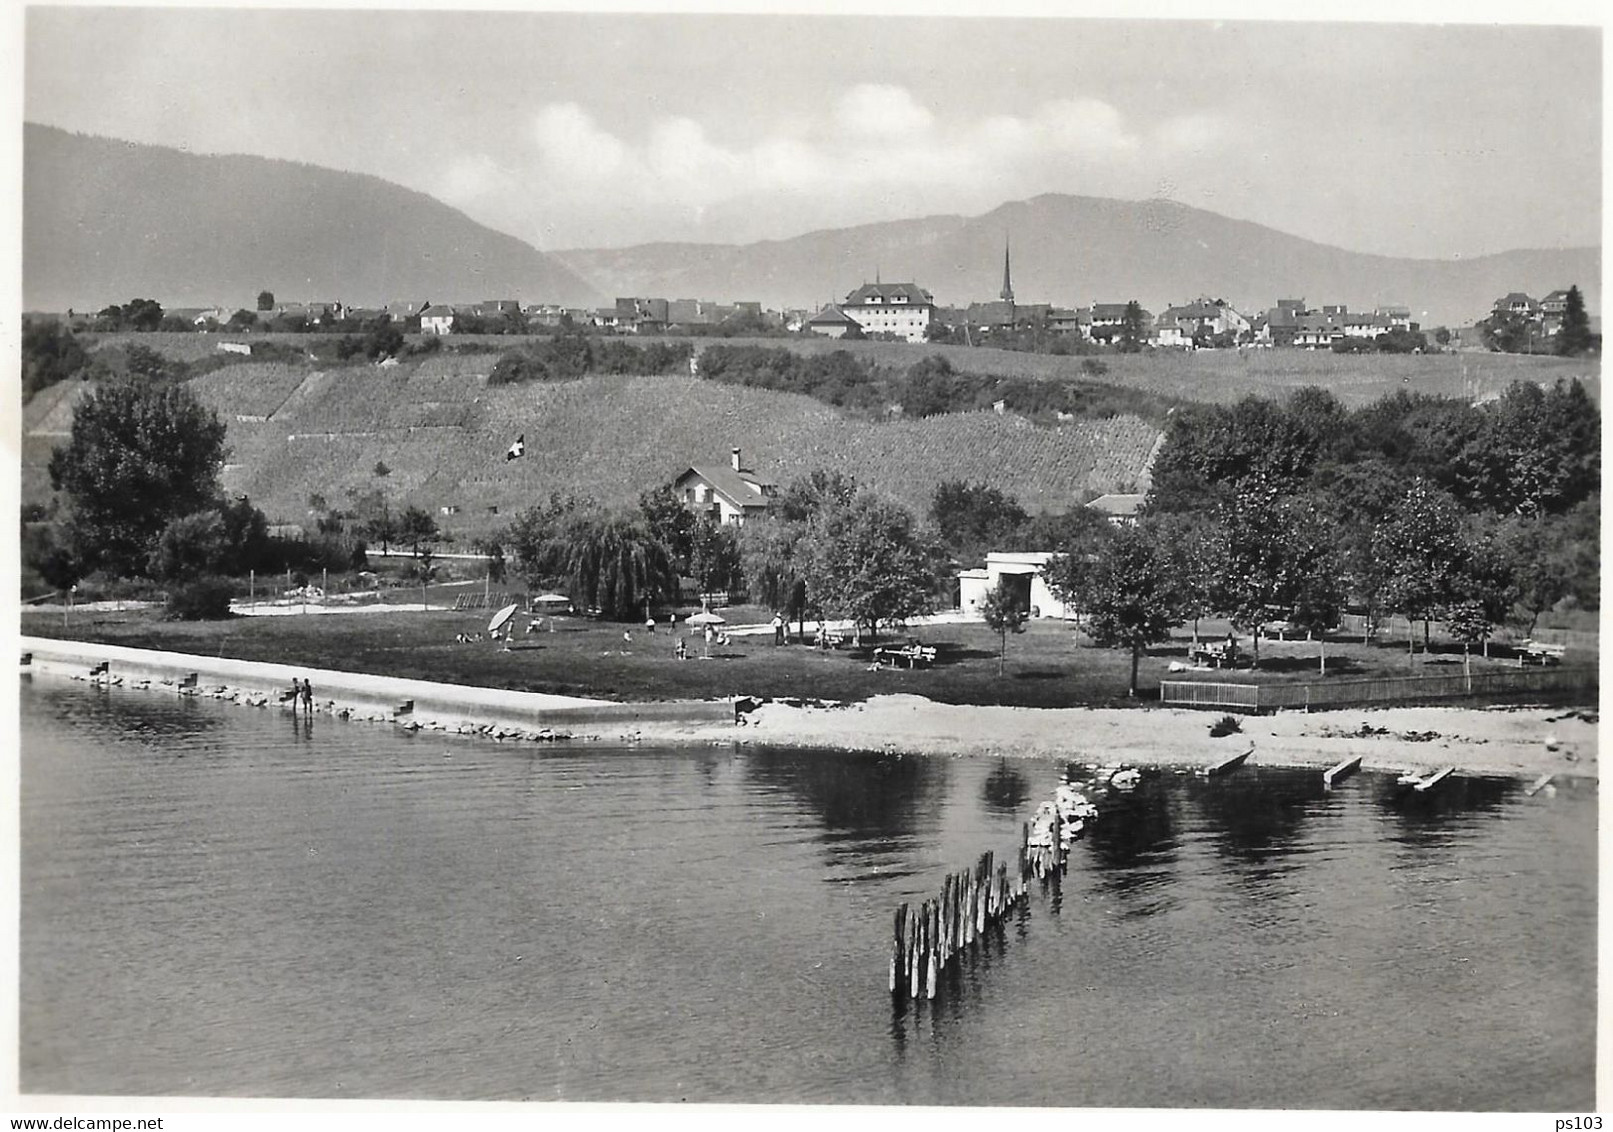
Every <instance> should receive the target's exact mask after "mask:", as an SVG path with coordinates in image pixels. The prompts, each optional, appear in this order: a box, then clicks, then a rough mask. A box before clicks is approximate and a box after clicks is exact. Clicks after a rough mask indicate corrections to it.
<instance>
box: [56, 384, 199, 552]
mask: <svg viewBox="0 0 1613 1132" xmlns="http://www.w3.org/2000/svg"><path fill="white" fill-rule="evenodd" d="M223 465H224V425H223V423H222V422H221V421H220V420H219V419H218V417H217V416H216V415H215V414H214V413H213V411H212V410H211V409H208V408H205V407H204V406H203V405H202V404H201V403H200V402H199V401H197V400H196V398H195V396H194V395H193V394H192V393H191V391H190V389H189V388H188V387H187V386H185V385H179V384H158V383H154V382H151V381H146V380H142V379H138V378H124V379H116V380H112V381H108V382H106V383H104V384H102V385H100V386H98V387H97V388H95V389H93V390H92V391H91V392H90V393H89V394H87V395H86V396H85V397H84V399H83V400H82V401H80V402H79V405H78V408H77V409H76V410H75V411H74V414H73V426H72V431H71V433H70V435H69V437H68V442H67V444H66V446H65V447H62V448H58V449H56V451H55V452H53V453H52V454H51V458H50V480H51V485H52V486H53V487H55V488H56V490H58V491H61V492H63V493H64V494H65V495H66V496H67V498H68V501H69V503H70V506H71V516H70V518H69V520H68V530H69V533H70V536H71V539H72V543H73V549H74V552H75V553H76V554H77V556H78V558H79V561H80V562H81V563H83V564H84V567H85V569H86V571H88V570H93V569H104V570H108V571H110V572H112V573H115V574H120V575H129V574H135V573H138V572H139V571H141V570H142V569H144V568H145V566H146V564H147V559H148V557H149V555H150V553H151V550H152V548H153V546H154V545H155V543H156V540H157V538H158V536H159V535H160V534H161V533H162V531H163V528H164V527H166V526H167V525H168V522H169V521H170V520H171V519H174V518H177V517H179V516H181V515H188V514H192V513H194V512H196V511H200V510H203V509H204V508H205V507H206V506H207V505H208V503H210V502H211V501H212V500H213V499H214V498H215V497H216V495H217V493H218V474H219V471H220V470H221V469H222V468H223Z"/></svg>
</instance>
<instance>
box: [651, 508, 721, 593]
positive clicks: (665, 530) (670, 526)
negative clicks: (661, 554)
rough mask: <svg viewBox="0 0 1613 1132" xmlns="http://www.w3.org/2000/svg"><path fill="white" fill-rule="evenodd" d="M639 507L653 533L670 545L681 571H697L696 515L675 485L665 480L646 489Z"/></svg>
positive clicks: (690, 572) (668, 547) (678, 568)
mask: <svg viewBox="0 0 1613 1132" xmlns="http://www.w3.org/2000/svg"><path fill="white" fill-rule="evenodd" d="M638 508H639V511H640V513H642V514H643V516H644V521H645V522H646V523H648V524H649V527H650V531H651V533H652V534H654V535H655V537H656V538H658V539H660V540H661V542H662V543H663V544H664V545H665V546H666V549H667V553H668V554H670V555H671V556H672V564H673V566H674V567H675V568H676V569H677V571H678V572H679V573H680V574H692V573H694V571H693V570H692V569H691V567H690V557H691V555H692V554H693V552H694V532H695V516H694V514H693V512H691V511H690V510H689V509H688V508H687V507H685V506H684V505H683V500H682V499H680V498H678V493H677V492H676V491H675V490H673V488H672V485H671V484H662V485H661V486H660V487H657V488H653V489H652V490H650V491H646V492H644V493H643V494H642V495H640V496H639V497H638ZM701 588H702V589H704V588H707V587H701Z"/></svg>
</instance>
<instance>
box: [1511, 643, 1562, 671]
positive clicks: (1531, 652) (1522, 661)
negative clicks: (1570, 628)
mask: <svg viewBox="0 0 1613 1132" xmlns="http://www.w3.org/2000/svg"><path fill="white" fill-rule="evenodd" d="M1567 651H1568V646H1567V645H1548V644H1546V643H1544V642H1543V641H1525V642H1523V651H1522V652H1520V653H1519V654H1518V665H1519V667H1522V666H1524V665H1526V664H1538V665H1540V666H1542V667H1544V666H1546V665H1548V664H1561V663H1562V660H1563V654H1564V653H1566V652H1567Z"/></svg>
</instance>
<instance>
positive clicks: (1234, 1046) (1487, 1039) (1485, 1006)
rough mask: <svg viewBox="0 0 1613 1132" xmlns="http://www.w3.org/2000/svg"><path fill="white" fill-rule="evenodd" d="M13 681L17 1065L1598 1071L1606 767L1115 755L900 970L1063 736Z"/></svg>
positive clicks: (1482, 1091)
mask: <svg viewBox="0 0 1613 1132" xmlns="http://www.w3.org/2000/svg"><path fill="white" fill-rule="evenodd" d="M21 703H22V713H23V732H24V750H23V758H22V779H21V785H22V806H21V814H22V831H21V834H22V835H21V847H22V857H21V895H22V917H21V948H20V973H21V981H20V990H21V1002H20V1016H19V1017H20V1023H19V1024H20V1036H21V1057H20V1072H21V1080H22V1084H23V1087H24V1088H25V1089H27V1090H29V1091H34V1092H43V1091H49V1092H63V1093H112V1094H131V1093H132V1094H142V1093H154V1094H199V1095H233V1096H310V1097H402V1098H409V1097H421V1098H444V1099H459V1098H464V1099H520V1098H531V1099H539V1100H568V1101H592V1100H643V1101H652V1100H653V1101H672V1100H683V1099H687V1100H691V1101H705V1102H746V1101H779V1102H797V1103H802V1102H845V1103H879V1104H917V1105H934V1104H974V1105H1005V1104H1012V1105H1027V1104H1029V1105H1094V1106H1104V1107H1157V1106H1197V1105H1208V1106H1214V1107H1230V1108H1237V1107H1249V1106H1259V1107H1277V1106H1280V1107H1322V1108H1346V1109H1349V1108H1363V1107H1364V1108H1432V1109H1467V1108H1473V1109H1521V1110H1526V1111H1551V1110H1564V1109H1578V1108H1584V1107H1587V1106H1589V1105H1590V1104H1591V1103H1592V1102H1593V1100H1594V1088H1593V1084H1594V1056H1595V1008H1594V1003H1595V999H1594V994H1592V993H1590V991H1589V988H1592V987H1594V985H1595V977H1596V949H1595V943H1596V931H1595V927H1596V921H1595V909H1596V903H1595V901H1596V868H1595V849H1596V821H1595V814H1596V789H1595V785H1594V783H1575V784H1573V785H1570V784H1566V783H1565V784H1564V785H1563V788H1562V789H1561V791H1560V792H1559V793H1558V795H1557V796H1556V797H1554V798H1548V797H1546V796H1544V795H1542V796H1537V797H1535V798H1529V797H1526V796H1524V795H1523V793H1522V792H1521V791H1520V790H1518V789H1517V787H1516V784H1514V783H1511V782H1502V781H1490V780H1482V779H1479V780H1470V779H1459V780H1455V781H1453V782H1451V783H1449V784H1447V786H1448V788H1447V789H1445V790H1441V791H1440V792H1438V794H1437V796H1436V797H1434V798H1429V799H1420V800H1417V801H1414V802H1411V803H1409V804H1408V802H1407V801H1406V800H1405V799H1404V798H1402V797H1400V796H1399V795H1397V794H1395V793H1394V792H1393V790H1392V786H1393V782H1392V779H1391V778H1389V777H1387V776H1379V775H1366V774H1363V775H1358V776H1356V777H1355V778H1353V779H1351V780H1350V781H1349V782H1347V783H1345V784H1343V785H1342V786H1341V788H1339V789H1336V790H1334V791H1332V792H1331V793H1324V792H1322V791H1321V790H1320V786H1319V781H1320V776H1319V774H1317V773H1316V772H1313V771H1277V770H1269V769H1264V768H1259V767H1253V768H1246V769H1245V770H1242V771H1239V772H1237V773H1235V774H1233V775H1230V776H1227V777H1225V778H1216V779H1210V780H1204V779H1196V778H1191V777H1180V776H1176V775H1172V774H1169V773H1166V774H1160V775H1154V776H1149V777H1145V778H1143V780H1142V781H1141V783H1140V784H1139V785H1138V786H1137V788H1136V789H1135V790H1134V791H1133V792H1131V793H1129V794H1124V793H1113V794H1105V795H1103V796H1102V797H1100V798H1099V799H1098V800H1099V804H1100V806H1101V807H1102V809H1103V816H1102V818H1101V819H1100V820H1099V821H1098V822H1097V823H1096V824H1095V825H1094V826H1092V827H1091V829H1090V830H1089V833H1088V835H1087V837H1086V838H1085V839H1084V840H1082V841H1081V842H1079V843H1077V845H1076V846H1075V848H1074V851H1073V852H1072V854H1071V864H1070V870H1069V873H1068V875H1066V876H1065V877H1063V878H1062V880H1061V881H1060V882H1059V883H1058V884H1057V885H1050V886H1049V887H1048V888H1047V889H1045V890H1043V889H1040V888H1037V889H1035V890H1034V891H1033V893H1032V896H1031V899H1030V900H1029V901H1028V903H1027V906H1026V907H1025V908H1024V909H1023V910H1022V911H1020V912H1019V913H1017V914H1016V915H1015V916H1014V917H1012V918H1011V919H1009V920H1008V921H1007V922H1006V923H1005V924H1004V925H1002V927H1001V929H1000V930H998V931H994V932H992V933H989V934H988V936H987V938H986V939H985V940H984V941H983V942H982V944H981V946H980V947H979V948H977V949H976V950H974V951H972V952H970V953H969V954H968V955H966V956H964V957H963V960H962V961H961V962H960V963H958V964H957V966H956V967H955V968H954V969H952V970H949V971H948V973H947V975H946V978H945V980H944V981H943V985H942V987H941V990H940V994H939V997H938V998H937V999H935V1000H934V1001H933V1002H921V1003H910V1002H905V1001H893V1000H892V997H891V996H890V994H889V993H888V990H887V976H888V970H887V962H888V958H889V942H890V936H891V928H892V914H893V913H894V911H895V909H896V907H897V906H898V905H899V904H901V903H903V902H911V901H917V900H923V899H926V898H929V897H933V896H934V895H935V894H936V893H937V892H938V891H939V889H940V886H941V881H942V878H943V877H944V876H945V875H946V874H947V873H948V872H951V871H955V870H957V869H959V868H962V867H965V866H967V865H969V864H971V863H972V862H973V861H974V860H975V859H976V858H977V857H978V856H979V854H980V853H981V852H982V851H984V850H988V849H990V850H993V851H995V852H996V853H997V854H998V858H999V859H1000V860H1001V859H1011V856H1010V855H1011V853H1012V851H1013V849H1014V847H1015V845H1016V842H1017V839H1018V837H1019V831H1020V828H1021V824H1022V822H1023V821H1025V820H1026V819H1028V818H1029V816H1030V813H1031V811H1032V810H1033V809H1034V808H1035V806H1036V805H1037V804H1038V803H1039V802H1040V801H1041V800H1042V799H1044V798H1046V797H1049V796H1050V795H1051V792H1052V790H1053V787H1054V785H1055V784H1056V783H1057V782H1058V781H1059V780H1060V778H1062V772H1063V767H1062V766H1060V765H1059V764H1057V763H1054V762H1052V761H1040V760H1029V759H1027V760H1016V761H1012V762H1004V761H1002V760H969V759H923V758H912V757H908V758H898V757H896V756H894V755H867V754H865V755H839V754H833V753H830V752H822V751H785V750H760V749H742V748H733V749H729V748H721V749H713V748H703V749H697V750H657V749H654V748H644V747H639V746H634V747H630V748H629V747H609V746H605V745H578V746H575V747H565V746H561V747H554V746H547V745H544V746H539V745H534V744H496V743H492V742H488V741H484V740H479V739H469V738H462V737H457V736H444V735H434V734H427V733H420V734H419V735H415V736H407V735H404V734H402V733H399V732H395V731H393V730H391V729H389V728H377V727H370V726H366V725H362V724H351V723H345V722H341V721H338V720H334V719H332V718H330V717H328V716H315V717H313V718H311V719H310V718H308V717H306V716H301V717H299V716H296V715H293V714H292V713H290V712H285V711H281V710H277V709H266V710H261V711H250V710H245V709H241V708H237V707H233V706H226V705H222V704H217V703H213V702H210V701H200V702H197V701H189V700H181V699H179V698H178V697H173V698H168V697H163V696H159V695H156V694H152V693H136V692H131V691H127V690H113V691H111V692H104V691H102V692H98V691H94V690H91V689H89V688H87V687H84V686H82V685H77V684H68V683H66V682H52V681H48V680H38V681H36V682H35V683H34V684H33V685H32V686H30V685H29V684H28V683H27V682H25V683H24V685H23V691H22V700H21ZM1016 799H1017V800H1016ZM131 957H138V961H137V962H136V961H132V960H131ZM1117 1067H1124V1068H1123V1070H1122V1069H1118V1068H1117ZM1251 1067H1258V1072H1255V1071H1251Z"/></svg>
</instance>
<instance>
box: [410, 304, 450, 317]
mask: <svg viewBox="0 0 1613 1132" xmlns="http://www.w3.org/2000/svg"><path fill="white" fill-rule="evenodd" d="M458 313H459V312H458V311H456V310H455V309H454V308H453V307H450V306H445V305H444V304H442V303H432V304H431V305H430V306H429V307H427V308H426V309H425V310H423V311H421V312H420V317H421V318H452V317H453V316H454V315H456V314H458Z"/></svg>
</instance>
